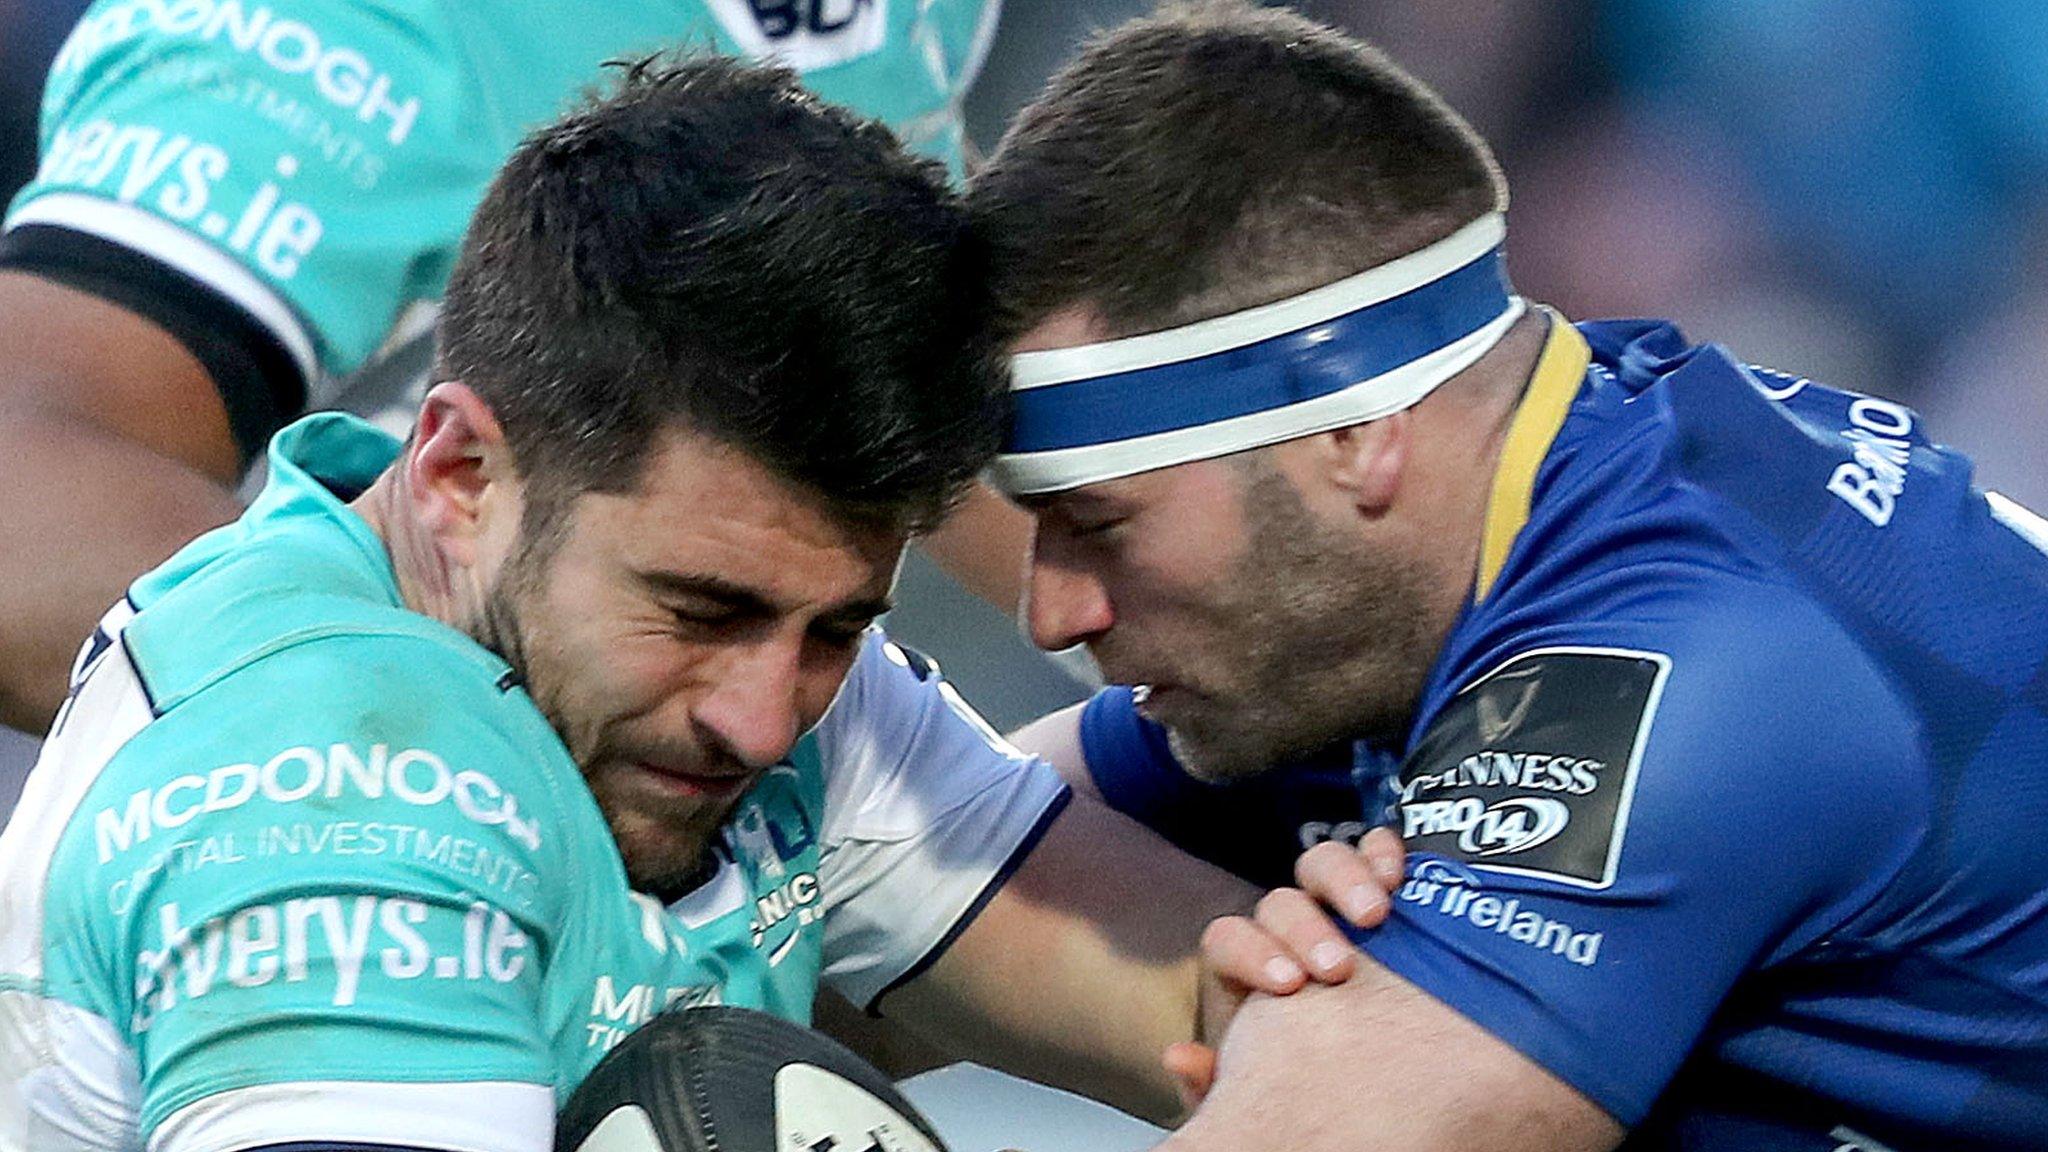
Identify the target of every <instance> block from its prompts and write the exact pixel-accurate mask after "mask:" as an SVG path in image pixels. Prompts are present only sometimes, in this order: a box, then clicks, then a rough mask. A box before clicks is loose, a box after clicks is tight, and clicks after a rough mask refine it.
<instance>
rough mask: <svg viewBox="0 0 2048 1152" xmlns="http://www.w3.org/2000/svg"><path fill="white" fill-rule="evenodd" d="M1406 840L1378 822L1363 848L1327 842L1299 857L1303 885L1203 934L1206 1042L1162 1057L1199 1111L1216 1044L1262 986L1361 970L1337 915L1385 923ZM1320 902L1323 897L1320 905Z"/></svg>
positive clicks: (1276, 988) (1297, 872)
mask: <svg viewBox="0 0 2048 1152" xmlns="http://www.w3.org/2000/svg"><path fill="white" fill-rule="evenodd" d="M1402 857H1403V852H1402V846H1401V840H1400V838H1399V837H1398V836H1395V835H1394V833H1393V831H1392V830H1391V829H1387V828H1375V829H1373V830H1372V831H1371V832H1369V833H1367V834H1366V836H1365V839H1364V840H1363V841H1361V842H1360V843H1359V845H1358V847H1357V848H1356V849H1353V848H1351V847H1349V846H1347V845H1344V844H1338V843H1323V844H1318V845H1316V846H1315V847H1313V848H1311V849H1309V850H1308V851H1307V852H1304V853H1302V855H1301V857H1300V859H1298V860H1296V861H1295V862H1294V879H1295V882H1296V883H1298V884H1300V885H1301V887H1300V888H1276V889H1274V890H1273V891H1271V892H1268V893H1267V894H1266V895H1265V897H1264V898H1263V899H1261V900H1260V901H1259V903H1258V906H1257V908H1256V909H1254V910H1253V913H1252V915H1251V916H1225V917H1222V918H1221V919H1218V920H1215V921H1212V922H1211V923H1210V925H1209V927H1208V929H1207V930H1205V931H1204V932H1203V933H1202V985H1201V1035H1202V1042H1200V1043H1182V1044H1174V1045H1172V1046H1170V1047H1169V1048H1167V1050H1166V1053H1165V1055H1164V1056H1163V1057H1162V1058H1161V1059H1162V1062H1163V1063H1164V1065H1165V1067H1166V1071H1167V1073H1168V1074H1169V1075H1171V1076H1172V1077H1173V1078H1174V1080H1175V1081H1176V1082H1177V1084H1178V1085H1179V1088H1180V1094H1181V1101H1182V1103H1183V1104H1185V1105H1186V1106H1187V1107H1188V1108H1189V1109H1190V1110H1192V1109H1193V1108H1194V1107H1196V1106H1197V1105H1199V1104H1200V1103H1201V1102H1202V1098H1203V1097H1204V1096H1206V1095H1208V1092H1209V1086H1210V1084H1211V1083H1213V1082H1214V1080H1215V1078H1216V1050H1215V1048H1214V1047H1213V1046H1212V1045H1213V1043H1214V1042H1215V1041H1217V1040H1220V1039H1221V1038H1222V1036H1223V1032H1224V1029H1225V1028H1227V1027H1228V1026H1229V1024H1230V1018H1231V1017H1232V1016H1234V1015H1236V1014H1237V1009H1238V1008H1239V1007H1240V1006H1241V1005H1242V1004H1243V1003H1244V1001H1245V997H1247V996H1249V995H1251V994H1252V993H1254V992H1265V993H1267V994H1269V995H1274V996H1285V995H1289V994H1291V993H1294V992H1298V991H1300V990H1301V989H1302V988H1304V987H1306V986H1307V985H1308V983H1309V981H1310V980H1311V979H1313V980H1314V981H1315V982H1316V983H1318V984H1342V983H1343V982H1344V981H1346V980H1348V979H1350V978H1351V974H1352V972H1353V971H1354V970H1355V968H1356V963H1355V958H1356V956H1357V954H1358V950H1357V948H1356V947H1354V946H1353V945H1352V943H1351V941H1350V939H1349V938H1347V937H1346V936H1345V935H1344V931H1343V929H1341V928H1339V927H1338V926H1337V924H1336V922H1335V921H1334V920H1333V919H1332V918H1331V917H1332V915H1333V913H1334V914H1335V915H1338V916H1342V917H1343V919H1344V920H1345V921H1346V922H1348V923H1350V924H1352V925H1354V926H1356V927H1359V928H1373V927H1377V926H1378V925H1379V924H1380V922H1381V921H1383V920H1385V919H1386V918H1387V912H1388V910H1389V909H1390V908H1391V907H1392V905H1391V904H1390V902H1389V899H1388V898H1389V897H1390V896H1391V895H1392V894H1393V892H1394V890H1395V889H1396V888H1398V887H1400V885H1401V873H1402ZM1318 901H1320V903H1318Z"/></svg>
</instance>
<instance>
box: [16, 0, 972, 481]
mask: <svg viewBox="0 0 2048 1152" xmlns="http://www.w3.org/2000/svg"><path fill="white" fill-rule="evenodd" d="M997 12H998V3H997V0H606V2H605V3H602V4H577V3H521V4H512V3H503V2H494V0H346V2H344V0H101V2H100V3H97V4H95V5H93V7H92V8H91V9H90V10H89V11H88V12H87V14H86V16H85V18H84V19H83V20H82V22H81V23H80V24H79V26H78V28H77V29H76V31H74V32H73V34H72V36H71V38H70V39H69V40H68V41H67V42H66V44H65V45H64V48H63V50H62V51H61V52H60V54H59V55H58V57H57V60H56V62H55V64H54V66H53V67H52V69H51V72H50V77H49V80H48V83H47V86H46V89H45V92H44V102H43V124H42V140H41V149H40V151H41V155H42V162H41V165H40V170H39V172H38V175H37V177H36V179H35V181H34V182H33V183H31V184H30V185H29V186H28V187H27V188H26V189H25V190H23V191H22V193H21V194H20V196H19V197H18V198H17V199H16V200H15V202H14V205H13V207H12V209H11V212H10V215H9V217H8V221H7V224H8V227H9V228H10V229H14V228H19V227H21V226H24V225H32V224H40V225H53V226H57V227H62V228H66V229H71V230H74V231H78V232H83V233H87V234H89V235H93V236H97V237H100V238H103V239H106V240H110V241H113V242H115V243H117V244H119V245H121V246H123V247H124V248H127V249H130V250H133V251H135V252H138V253H140V254H142V255H144V256H147V257H149V258H151V259H154V260H156V261H159V262H161V263H163V264H165V265H168V266H169V267H171V268H174V269H176V270H178V271H179V272H182V273H184V274H186V275H187V276H190V277H192V278H194V279H196V280H198V281H200V282H201V283H203V284H205V285H207V286H209V287H211V288H212V289H214V290H215V291H216V292H218V293H220V294H221V295H222V296H224V297H226V298H227V299H228V300H230V301H232V302H234V303H235V304H237V305H239V306H240V308H241V309H242V310H244V311H245V312H247V313H248V314H249V316H250V317H251V318H252V319H254V320H255V321H257V322H258V323H260V324H261V325H263V327H264V328H266V329H268V330H269V331H270V332H271V333H272V334H273V335H274V336H275V337H276V338H277V340H278V341H279V342H280V343H281V345H282V346H283V347H284V348H285V349H286V350H287V351H289V352H290V353H291V355H292V358H293V359H294V360H296V361H297V363H298V368H299V371H300V373H301V374H302V376H303V379H304V380H305V381H306V382H308V384H309V389H308V390H309V394H310V398H311V400H312V402H313V404H314V405H315V406H319V405H321V404H322V403H323V402H324V401H325V400H327V399H329V398H331V395H332V392H331V391H328V392H326V393H325V394H323V390H322V386H321V382H322V379H323V376H324V377H326V378H327V380H328V381H329V382H330V383H331V381H332V380H333V379H336V378H338V377H340V376H341V375H343V374H346V373H349V372H351V371H353V370H355V369H356V368H358V367H359V366H361V365H362V364H363V363H364V362H365V361H366V360H368V359H369V358H370V357H371V356H372V354H373V353H374V352H375V351H376V350H377V349H378V348H379V347H380V345H382V344H383V343H384V342H385V340H386V337H387V335H388V334H390V333H391V332H392V331H393V326H394V324H395V323H397V322H398V321H399V320H400V319H401V317H402V316H403V314H404V313H405V312H406V311H407V308H408V306H409V305H412V304H415V303H419V302H423V301H431V300H435V299H438V297H439V295H440V293H441V289H442V285H443V282H444V281H445V280H446V278H447V275H448V272H449V270H450V268H451V267H452V265H453V261H454V256H455V250H456V246H457V244H458V242H459V241H460V239H461V236H462V232H463V229H464V227H465V225H466V224H467V222H468V220H469V216H470V213H471V211H472V210H473V208H474V206H475V204H476V202H477V201H478V200H479V199H480V198H481V196H482V194H483V190H484V187H485V185H486V184H487V183H488V182H489V180H490V178H491V176H492V175H493V174H494V173H495V172H496V171H497V169H498V166H499V165H500V163H501V162H502V161H503V160H504V158H505V156H506V155H507V154H508V153H509V152H510V151H511V149H512V147H513V145H514V144H515V143H516V142H517V141H518V139H519V138H520V136H521V135H523V134H524V133H525V132H526V131H527V130H528V129H530V128H532V127H534V126H535V125H537V124H539V123H541V122H543V121H546V120H548V119H551V118H552V117H554V116H556V115H558V114H559V113H561V112H563V111H564V110H566V109H567V108H568V106H569V105H570V104H572V103H573V102H574V101H575V99H576V98H577V96H578V94H579V93H581V92H583V91H584V90H586V89H587V88H588V87H589V86H591V85H593V84H595V83H597V82H599V81H600V80H601V77H602V65H603V64H604V62H606V61H608V60H614V59H618V58H621V57H631V56H635V55H643V54H646V53H649V52H652V51H656V50H660V49H664V48H671V47H676V46H694V47H701V48H707V49H715V50H717V51H721V52H728V53H739V54H744V55H749V56H754V57H772V58H776V59H780V60H783V61H785V62H787V63H789V64H790V65H792V66H793V67H795V68H797V69H798V70H799V71H800V72H802V74H803V77H804V80H805V82H806V84H808V85H809V86H810V87H811V88H813V89H814V90H815V91H817V92H818V93H819V94H820V95H821V96H823V97H825V98H826V99H828V100H832V101H834V102H837V103H842V104H846V105H848V106H850V107H852V108H854V109H856V110H858V111H860V112H861V113H863V114H865V115H869V116H874V117H878V118H880V119H882V120H883V121H885V122H887V123H888V124H889V125H890V126H891V127H893V128H894V129H895V130H896V131H897V132H898V133H899V134H900V135H902V136H903V137H904V138H905V140H906V141H907V142H908V143H909V144H910V145H911V146H912V147H914V148H917V149H919V150H922V151H924V152H926V153H928V154H931V155H934V156H937V157H939V158H941V159H944V160H945V161H947V163H948V164H950V165H951V166H952V167H953V169H954V171H955V172H956V173H957V172H958V171H959V167H960V157H961V147H962V140H963V137H962V132H961V122H960V115H959V108H960V101H961V98H962V96H963V95H964V93H965V91H966V88H967V86H968V83H969V81H970V80H971V78H972V77H973V75H974V73H975V71H976V70H977V69H978V68H979V65H980V60H981V56H982V54H983V52H984V51H985V49H986V46H987V44H988V42H989V40H990V38H991V37H992V36H993V33H994V29H995V22H996V15H997ZM290 415H291V413H290V412H285V413H283V414H282V416H283V417H284V418H289V416H290ZM273 427H274V425H273ZM267 431H268V429H265V430H263V432H262V433H261V434H267ZM258 443H260V440H259V441H258Z"/></svg>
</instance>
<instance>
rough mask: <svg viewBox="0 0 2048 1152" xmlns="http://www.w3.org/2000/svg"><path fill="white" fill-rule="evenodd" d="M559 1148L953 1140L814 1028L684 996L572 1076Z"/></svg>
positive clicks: (746, 1151) (587, 1150)
mask: <svg viewBox="0 0 2048 1152" xmlns="http://www.w3.org/2000/svg"><path fill="white" fill-rule="evenodd" d="M555 1149H556V1152H946V1150H945V1146H944V1145H943V1144H941V1143H940V1142H939V1138H938V1136H937V1135H936V1134H935V1133H934V1132H933V1131H932V1128H931V1125H930V1124H929V1123H927V1122H926V1121H925V1119H924V1117H922V1116H920V1115H918V1113H917V1110H916V1109H915V1108H913V1107H912V1106H911V1105H910V1102H909V1101H907V1100H905V1099H904V1098H903V1096H902V1095H901V1094H900V1093H898V1092H897V1091H896V1087H895V1085H893V1084H891V1083H890V1082H889V1078H888V1077H887V1076H884V1075H883V1074H882V1073H881V1072H879V1071H877V1070H876V1069H875V1068H874V1067H873V1066H871V1065H869V1064H868V1063H867V1062H866V1061H865V1060H862V1059H861V1058H860V1057H858V1056H855V1055H854V1054H853V1053H851V1052H849V1051H847V1050H846V1049H845V1048H843V1047H841V1046H840V1045H838V1044H837V1043H834V1042H833V1041H831V1040H828V1039H826V1038H825V1037H824V1036H822V1035H819V1034H818V1033H816V1032H813V1031H811V1030H810V1029H808V1028H803V1027H799V1026H798V1025H795V1024H791V1023H789V1022H788V1021H786V1020H783V1019H781V1018H779V1017H776V1016H770V1015H768V1014H767V1013H765V1012H755V1011H752V1010H749V1009H745V1008H723V1007H706V1008H689V1009H685V1010H682V1011H679V1012H669V1013H664V1014H662V1015H660V1016H657V1017H655V1018H654V1019H652V1020H650V1021H648V1022H647V1023H646V1024H644V1025H642V1026H641V1027H640V1028H638V1029H636V1030H634V1031H633V1032H632V1033H631V1034H630V1035H628V1036H627V1037H626V1038H625V1039H624V1040H622V1041H620V1042H619V1045H618V1047H616V1048H613V1049H612V1050H611V1052H609V1053H607V1054H606V1056H605V1058H604V1059H603V1060H601V1061H599V1062H598V1065H597V1067H596V1068H594V1069H592V1070H591V1073H590V1075H589V1077H588V1078H586V1079H585V1080H584V1081H583V1083H582V1084H581V1085H580V1086H578V1087H577V1089H576V1091H575V1093H574V1094H573V1095H571V1096H570V1097H569V1102H568V1104H567V1105H565V1106H564V1107H563V1109H562V1114H561V1116H560V1117H559V1118H557V1120H556V1123H555Z"/></svg>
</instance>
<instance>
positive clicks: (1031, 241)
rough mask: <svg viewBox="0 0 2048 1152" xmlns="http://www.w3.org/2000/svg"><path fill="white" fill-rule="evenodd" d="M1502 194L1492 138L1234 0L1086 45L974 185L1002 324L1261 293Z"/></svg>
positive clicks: (1410, 243) (1298, 282)
mask: <svg viewBox="0 0 2048 1152" xmlns="http://www.w3.org/2000/svg"><path fill="white" fill-rule="evenodd" d="M1505 202H1506V186H1505V184H1504V182H1503V181H1502V179H1501V176H1500V171H1499V169H1498V168H1497V167H1496V165H1495V164H1494V161H1493V157H1492V154H1491V153H1490V152H1489V151H1488V149H1487V147H1486V143H1485V142H1484V141H1483V140H1481V139H1480V138H1479V136H1478V135H1477V134H1476V133H1474V132H1473V131H1472V129H1471V128H1470V127H1469V126H1468V125H1467V124H1466V123H1465V122H1464V121H1463V120H1461V119H1459V117H1458V115H1457V114H1456V113H1454V112H1452V111H1451V110H1450V108H1449V107H1448V106H1446V105H1445V104H1444V103H1443V101H1442V100H1440V99H1438V98H1437V96H1436V95H1435V94H1434V93H1432V92H1430V91H1429V89H1427V88H1425V87H1423V86H1422V84H1420V83H1419V82H1417V81H1416V80H1414V79H1413V78H1411V77H1410V76H1409V75H1408V74H1407V73H1405V72H1403V71H1401V69H1400V68H1399V67H1397V66H1396V65H1395V64H1394V63H1393V62H1392V61H1391V60H1388V59H1387V58H1386V57H1385V56H1383V55H1381V54H1380V53H1379V52H1378V51H1377V50H1375V49H1373V48H1371V47H1369V46H1367V45H1365V44H1362V43H1360V42H1358V41H1356V40H1351V39H1348V38H1346V37H1344V36H1342V35H1339V34H1338V33H1336V32H1334V31H1332V30H1330V29H1328V28H1325V27H1323V26H1321V25H1319V24H1316V23H1313V22H1311V21H1309V20H1307V19H1304V18H1302V17H1300V16H1297V15H1295V14H1293V13H1290V12H1285V11H1279V10H1272V9H1257V8H1249V7H1245V6H1242V5H1238V4H1209V5H1205V6H1201V7H1182V8H1176V9H1171V10H1167V11H1165V12H1162V13H1160V14H1157V15H1154V16H1149V17H1145V18H1141V19H1138V20H1134V21H1131V22H1130V23H1127V24H1125V25H1123V26H1121V27H1119V28H1116V29H1114V30H1112V31H1110V32H1108V33H1107V34H1105V35H1103V36H1100V37H1098V38H1097V39H1095V40H1094V41H1092V42H1091V43H1089V44H1088V45H1087V46H1086V47H1085V48H1084V49H1083V50H1082V52H1081V54H1080V56H1079V57H1078V58H1077V59H1076V60H1075V61H1074V62H1073V63H1072V64H1070V65H1068V66H1067V67H1066V68H1065V69H1063V70H1062V71H1061V72H1060V73H1059V74H1058V75H1056V76H1054V77H1053V79H1052V80H1051V82H1050V83H1049V84H1048V85H1047V87H1046V90H1045V92H1044V93H1043V94H1042V95H1041V96H1039V98H1038V99H1037V100H1035V101H1033V102H1032V103H1031V104H1030V105H1029V106H1028V107H1027V108H1025V109H1024V111H1023V112H1022V113H1021V114H1020V115H1019V117H1018V119H1017V120H1016V122H1015V123H1014V124H1013V125H1012V126H1011V128H1010V130H1009V132H1008V134H1007V135H1005V136H1004V138H1003V141H1002V143H1001V145H1000V146H998V148H997V149H996V152H995V154H994V155H993V156H992V157H991V158H990V160H989V163H988V165H987V166H986V167H985V168H984V169H983V170H982V171H981V172H980V173H979V174H978V175H977V176H976V177H975V179H974V181H973V183H972V185H971V187H970V189H969V192H968V209H969V212H970V214H972V215H973V216H974V217H975V219H976V224H977V227H978V228H980V229H982V231H983V232H984V233H985V235H986V236H987V238H988V240H989V242H990V244H991V247H992V249H993V263H994V275H995V278H996V279H995V287H994V290H995V295H996V299H997V305H998V307H999V308H1000V310H1001V313H1002V317H1003V320H1004V326H1005V327H1006V328H1008V329H1010V330H1011V331H1012V333H1013V334H1014V333H1015V332H1016V331H1019V330H1021V329H1023V328H1027V327H1029V326H1031V325H1033V324H1036V323H1037V322H1039V321H1040V320H1043V319H1044V318H1045V317H1046V316H1048V315H1049V314H1051V313H1053V312H1055V311H1058V310H1060V309H1062V308H1065V307H1068V306H1073V305H1087V306H1090V307H1092V308H1093V309H1095V311H1096V312H1097V313H1098V314H1099V315H1100V316H1101V318H1102V319H1103V320H1104V321H1105V322H1106V323H1107V324H1108V325H1109V326H1110V327H1111V328H1112V329H1113V330H1114V332H1115V334H1117V335H1131V334H1135V333H1141V332H1148V331H1153V330H1156V329H1160V328H1167V327H1172V326H1174V325H1177V324H1183V323H1188V322H1191V321H1194V320H1202V319H1207V318H1209V317H1211V316H1217V315H1221V314H1224V313H1227V312H1233V311H1237V310H1239V309H1243V308H1248V307H1253V306H1255V305H1259V304H1264V303H1268V302H1271V301H1273V300H1277V299H1281V298H1284V297H1286V296H1290V295H1294V294H1296V293H1298V292H1301V291H1304V290H1306V289H1308V288H1312V287H1317V286H1320V285H1322V284H1326V283H1329V282H1331V281H1333V280H1339V279H1342V278H1343V277H1345V276H1348V275H1351V274H1353V273H1355V272H1360V271H1363V270H1365V269H1367V268H1370V267H1373V266H1375V265H1378V264H1382V263H1385V262H1386V261H1388V260H1390V259H1393V258H1394V257H1397V256H1403V255H1406V254H1407V253H1409V252H1412V251H1414V250H1416V249H1418V248H1421V247H1423V246H1425V245H1427V244H1430V243H1432V242H1434V241H1436V240H1439V239H1442V238H1443V237H1445V236H1448V235H1450V234H1451V233H1452V232H1454V231H1456V230H1457V229H1458V228H1459V227H1460V226H1462V225H1464V224H1466V223H1469V222H1470V221H1472V220H1473V219H1475V218H1477V217H1479V216H1481V215H1484V214H1485V213H1487V212H1490V211H1493V210H1495V209H1496V208H1498V207H1501V206H1502V205H1504V204H1505Z"/></svg>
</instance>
